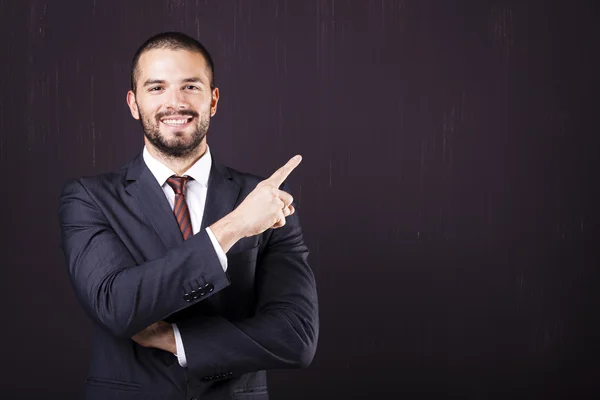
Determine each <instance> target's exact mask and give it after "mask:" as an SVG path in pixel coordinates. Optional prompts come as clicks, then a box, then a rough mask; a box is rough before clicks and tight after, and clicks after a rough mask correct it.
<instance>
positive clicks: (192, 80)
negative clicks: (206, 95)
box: [144, 76, 202, 87]
mask: <svg viewBox="0 0 600 400" xmlns="http://www.w3.org/2000/svg"><path fill="white" fill-rule="evenodd" d="M165 83H166V81H165V80H163V79H148V80H146V82H144V87H146V86H150V85H158V84H161V85H164V84H165ZM181 83H202V79H200V78H199V77H197V76H194V77H191V78H185V79H182V80H181Z"/></svg>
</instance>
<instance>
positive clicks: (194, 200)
mask: <svg viewBox="0 0 600 400" xmlns="http://www.w3.org/2000/svg"><path fill="white" fill-rule="evenodd" d="M142 155H143V158H144V162H145V163H146V166H147V167H148V169H149V170H150V172H152V175H154V177H155V178H156V180H157V181H158V184H159V185H160V187H161V188H162V190H163V192H164V193H165V196H166V197H167V200H168V201H169V205H170V206H171V209H173V204H174V201H175V192H174V191H173V189H172V188H171V186H169V184H168V183H167V179H168V178H169V177H170V176H173V175H177V174H176V173H175V172H173V171H172V170H171V169H170V168H169V167H167V166H166V165H164V164H163V163H162V162H160V161H159V160H157V159H156V158H154V157H152V155H151V154H150V152H149V151H148V149H147V148H146V146H144V151H143V154H142ZM211 166H212V159H211V157H210V150H209V148H208V146H206V152H205V153H204V155H203V156H202V157H201V158H200V159H199V160H198V161H196V162H195V163H194V165H192V166H191V167H190V168H189V169H188V170H187V171H185V172H184V173H183V175H182V176H189V177H191V178H194V179H192V180H189V181H188V182H187V184H186V192H185V201H186V203H187V206H188V209H189V211H190V217H191V220H192V221H191V222H192V232H193V234H194V235H195V234H196V233H198V232H199V231H200V226H201V225H202V216H203V215H204V205H205V204H206V193H207V190H208V176H209V175H210V168H211ZM206 232H207V233H208V237H209V238H210V240H211V241H212V244H213V246H214V248H215V251H216V252H217V256H218V257H219V261H220V262H221V266H222V267H223V271H227V256H226V255H225V252H224V251H223V249H222V248H221V245H220V244H219V242H218V241H217V238H216V237H215V235H214V234H213V233H212V232H211V230H210V228H208V227H207V228H206ZM173 332H174V333H175V343H176V345H177V354H175V355H176V356H177V359H178V360H179V365H181V366H182V367H186V366H187V360H186V358H185V349H184V348H183V341H182V340H181V334H180V333H179V329H178V328H177V325H176V324H173Z"/></svg>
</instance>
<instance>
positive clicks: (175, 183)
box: [167, 175, 192, 194]
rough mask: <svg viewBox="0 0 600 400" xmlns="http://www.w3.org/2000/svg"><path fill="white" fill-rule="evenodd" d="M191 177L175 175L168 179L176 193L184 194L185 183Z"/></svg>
mask: <svg viewBox="0 0 600 400" xmlns="http://www.w3.org/2000/svg"><path fill="white" fill-rule="evenodd" d="M190 179H192V178H190V177H189V176H176V175H173V176H170V177H169V179H167V183H168V184H169V186H171V188H172V189H173V191H174V192H175V194H184V191H185V184H186V183H187V181H188V180H190Z"/></svg>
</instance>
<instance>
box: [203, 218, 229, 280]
mask: <svg viewBox="0 0 600 400" xmlns="http://www.w3.org/2000/svg"><path fill="white" fill-rule="evenodd" d="M206 233H208V237H209V238H210V241H211V242H212V244H213V247H214V248H215V251H216V252H217V257H219V261H220V262H221V267H223V271H227V256H226V255H225V252H224V251H223V249H222V248H221V245H220V244H219V241H218V240H217V238H216V237H215V235H214V233H212V231H211V230H210V228H209V227H207V228H206Z"/></svg>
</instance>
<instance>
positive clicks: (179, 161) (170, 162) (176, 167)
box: [144, 138, 206, 176]
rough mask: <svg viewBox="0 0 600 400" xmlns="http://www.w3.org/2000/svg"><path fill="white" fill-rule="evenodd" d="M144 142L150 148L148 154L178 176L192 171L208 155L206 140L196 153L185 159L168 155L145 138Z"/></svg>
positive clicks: (184, 157)
mask: <svg viewBox="0 0 600 400" xmlns="http://www.w3.org/2000/svg"><path fill="white" fill-rule="evenodd" d="M144 142H145V144H146V147H147V148H148V153H150V155H151V156H152V157H154V158H156V159H157V160H159V161H160V162H162V163H163V164H165V165H166V166H167V167H169V168H170V169H171V170H173V171H174V172H175V173H176V174H177V175H178V176H182V175H183V173H184V172H185V171H187V170H188V169H190V167H191V166H192V165H194V163H196V161H198V160H199V159H200V158H202V156H203V155H204V154H205V153H206V139H204V140H203V141H202V142H201V143H200V145H199V146H198V147H197V148H196V149H195V150H194V151H192V152H191V153H189V154H187V155H185V156H183V157H172V156H169V155H166V154H164V153H163V152H161V151H160V150H158V149H157V148H156V147H154V146H153V145H152V143H149V142H148V141H147V140H146V139H145V138H144Z"/></svg>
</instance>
